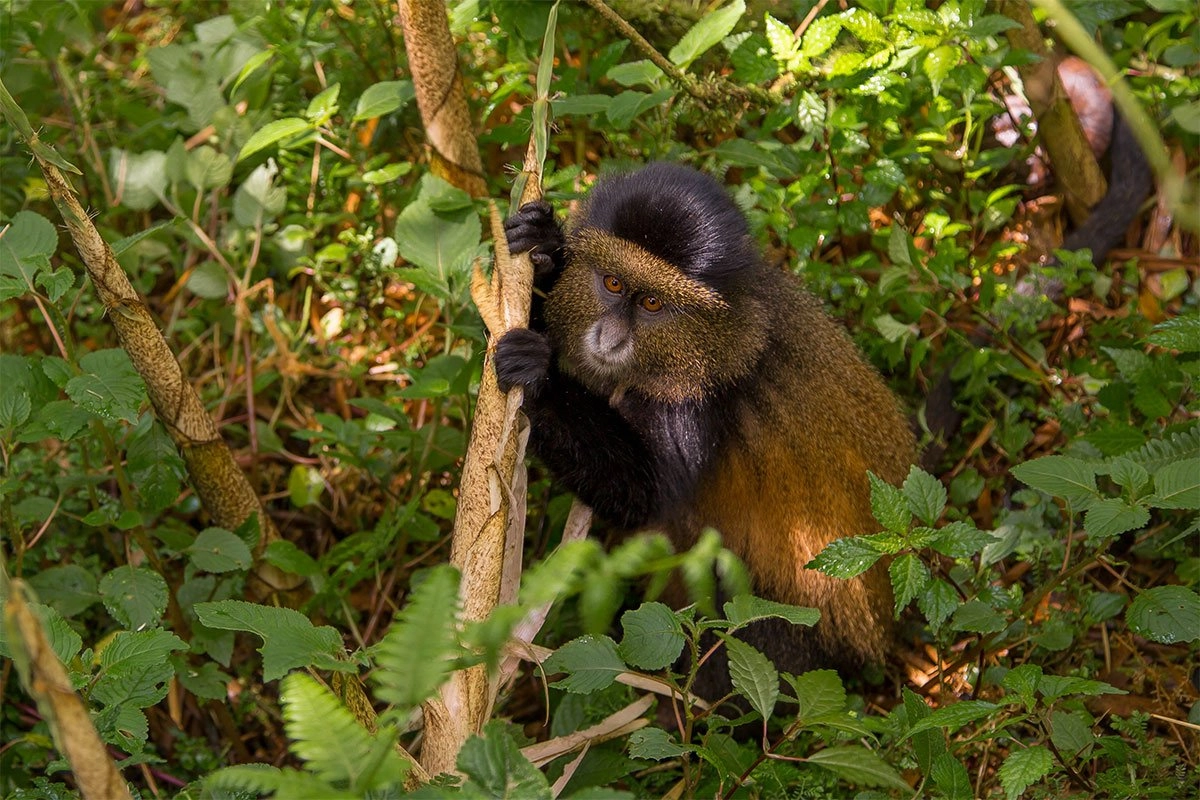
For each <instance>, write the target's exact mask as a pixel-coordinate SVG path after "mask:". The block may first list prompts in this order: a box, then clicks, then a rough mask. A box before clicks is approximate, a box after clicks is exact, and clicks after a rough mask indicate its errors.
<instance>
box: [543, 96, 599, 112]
mask: <svg viewBox="0 0 1200 800" xmlns="http://www.w3.org/2000/svg"><path fill="white" fill-rule="evenodd" d="M611 102H612V97H610V96H609V95H606V94H577V95H574V96H573V97H561V98H559V99H557V100H552V101H551V102H550V105H551V107H553V109H554V116H556V117H569V116H573V115H582V116H591V115H593V114H604V113H606V112H607V111H608V105H609V103H611Z"/></svg>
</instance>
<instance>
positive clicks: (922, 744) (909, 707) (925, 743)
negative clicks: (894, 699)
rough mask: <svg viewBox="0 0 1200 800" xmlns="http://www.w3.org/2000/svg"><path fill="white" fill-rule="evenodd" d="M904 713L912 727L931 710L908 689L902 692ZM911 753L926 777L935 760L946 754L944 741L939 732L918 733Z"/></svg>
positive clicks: (914, 738)
mask: <svg viewBox="0 0 1200 800" xmlns="http://www.w3.org/2000/svg"><path fill="white" fill-rule="evenodd" d="M902 696H903V700H904V713H905V715H906V716H907V717H908V726H909V727H912V726H913V725H915V724H917V723H918V722H920V721H921V720H923V719H925V718H926V717H928V716H929V715H930V713H932V712H931V710H930V708H929V706H928V705H926V704H925V701H924V700H923V699H922V698H920V697H918V696H917V694H916V693H915V692H913V691H912V690H911V689H909V688H908V687H905V688H904V689H903V692H902ZM912 742H913V753H914V755H916V757H917V765H918V766H920V768H921V772H922V773H923V774H925V775H928V774H929V772H930V770H931V769H932V768H933V764H934V761H935V759H936V758H937V757H938V756H940V755H942V754H944V753H945V752H946V741H945V738H944V737H943V736H942V734H941V732H940V731H933V730H929V731H920V732H919V733H917V734H915V735H914V736H913V737H912Z"/></svg>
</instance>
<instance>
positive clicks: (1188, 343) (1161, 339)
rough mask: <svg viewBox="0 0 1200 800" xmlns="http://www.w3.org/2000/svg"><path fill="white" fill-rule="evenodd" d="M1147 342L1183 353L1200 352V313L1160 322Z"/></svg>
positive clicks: (1182, 315) (1181, 315)
mask: <svg viewBox="0 0 1200 800" xmlns="http://www.w3.org/2000/svg"><path fill="white" fill-rule="evenodd" d="M1146 341H1148V342H1150V343H1151V344H1156V345H1158V346H1159V347H1165V348H1167V349H1169V350H1178V351H1180V352H1181V353H1197V352H1200V313H1195V312H1193V313H1189V314H1180V315H1179V316H1178V317H1175V318H1174V319H1169V320H1167V321H1166V322H1160V323H1159V324H1157V325H1155V326H1154V332H1153V333H1151V334H1150V335H1149V336H1147V337H1146Z"/></svg>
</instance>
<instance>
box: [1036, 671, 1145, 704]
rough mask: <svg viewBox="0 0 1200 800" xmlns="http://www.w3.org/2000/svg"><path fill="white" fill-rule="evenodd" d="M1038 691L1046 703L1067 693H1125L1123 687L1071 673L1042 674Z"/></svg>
mask: <svg viewBox="0 0 1200 800" xmlns="http://www.w3.org/2000/svg"><path fill="white" fill-rule="evenodd" d="M1038 691H1039V692H1041V694H1042V697H1044V698H1045V699H1046V702H1047V703H1051V702H1053V701H1055V700H1057V699H1059V698H1060V697H1067V696H1068V695H1080V696H1083V697H1096V696H1099V695H1102V694H1126V692H1125V690H1124V689H1118V688H1117V687H1115V686H1113V685H1111V684H1108V683H1105V682H1104V681H1094V680H1091V679H1089V678H1077V677H1075V676H1073V675H1043V676H1042V677H1041V679H1039V680H1038Z"/></svg>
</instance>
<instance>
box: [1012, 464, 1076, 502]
mask: <svg viewBox="0 0 1200 800" xmlns="http://www.w3.org/2000/svg"><path fill="white" fill-rule="evenodd" d="M1012 474H1013V477H1015V478H1016V479H1017V480H1019V481H1021V482H1022V483H1024V484H1026V485H1028V486H1032V487H1033V488H1034V489H1038V490H1040V491H1043V492H1045V493H1046V494H1049V495H1053V496H1054V497H1061V498H1063V499H1064V500H1066V501H1067V502H1069V503H1072V504H1078V503H1081V502H1085V501H1089V500H1091V499H1093V498H1094V497H1095V496H1096V468H1095V467H1093V466H1092V465H1091V464H1087V463H1085V462H1083V461H1080V460H1079V459H1077V458H1071V457H1070V456H1046V457H1045V458H1038V459H1035V460H1033V461H1026V462H1025V463H1024V464H1018V465H1017V466H1015V467H1013V468H1012Z"/></svg>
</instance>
